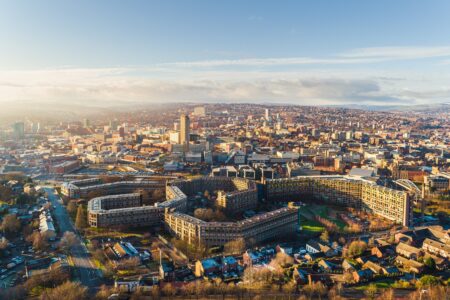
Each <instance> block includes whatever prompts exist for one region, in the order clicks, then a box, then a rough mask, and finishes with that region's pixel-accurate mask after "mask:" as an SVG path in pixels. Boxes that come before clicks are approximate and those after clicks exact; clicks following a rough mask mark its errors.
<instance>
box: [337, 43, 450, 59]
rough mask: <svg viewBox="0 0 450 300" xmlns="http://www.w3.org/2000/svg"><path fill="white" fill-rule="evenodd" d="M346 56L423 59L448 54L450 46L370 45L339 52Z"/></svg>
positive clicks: (449, 54) (449, 53)
mask: <svg viewBox="0 0 450 300" xmlns="http://www.w3.org/2000/svg"><path fill="white" fill-rule="evenodd" d="M340 56H341V57H347V58H371V59H387V60H396V59H402V60H403V59H423V58H434V57H446V56H450V46H441V47H372V48H359V49H354V50H351V51H348V52H345V53H342V54H340Z"/></svg>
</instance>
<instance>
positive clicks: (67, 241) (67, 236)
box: [59, 231, 78, 250]
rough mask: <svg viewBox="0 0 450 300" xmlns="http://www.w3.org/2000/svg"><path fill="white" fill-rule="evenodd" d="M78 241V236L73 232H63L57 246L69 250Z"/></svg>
mask: <svg viewBox="0 0 450 300" xmlns="http://www.w3.org/2000/svg"><path fill="white" fill-rule="evenodd" d="M77 242H78V237H77V236H76V235H75V233H73V232H71V231H66V232H64V235H63V236H62V238H61V241H60V242H59V247H60V248H61V249H62V250H69V249H70V248H72V247H73V246H74V245H76V244H77Z"/></svg>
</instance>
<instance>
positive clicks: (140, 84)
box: [0, 47, 450, 105]
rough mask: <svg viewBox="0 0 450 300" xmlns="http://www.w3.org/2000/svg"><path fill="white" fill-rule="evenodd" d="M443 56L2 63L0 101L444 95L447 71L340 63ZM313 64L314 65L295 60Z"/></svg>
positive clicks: (397, 50) (360, 99) (401, 50)
mask: <svg viewBox="0 0 450 300" xmlns="http://www.w3.org/2000/svg"><path fill="white" fill-rule="evenodd" d="M446 56H450V47H378V48H362V49H354V50H351V51H347V52H345V53H341V54H337V55H335V56H333V57H329V58H312V57H297V58H296V57H291V58H289V57H287V58H244V59H235V60H208V61H195V62H176V63H167V64H159V65H154V66H149V67H139V68H137V67H116V68H76V67H66V68H56V69H41V70H22V71H17V70H9V71H0V103H5V102H11V101H34V102H35V103H43V102H45V101H52V102H53V103H55V102H58V101H59V102H60V103H70V102H71V103H85V104H86V105H88V104H90V103H104V104H105V105H112V104H115V103H127V102H128V101H138V102H181V101H234V102H261V101H264V102H283V103H287V102H290V103H296V104H305V105H316V104H336V103H365V104H377V103H384V102H387V103H390V104H399V103H429V102H444V101H447V102H448V101H449V99H450V84H449V82H450V74H449V73H443V72H434V71H433V70H432V69H431V70H427V72H423V71H422V70H420V69H414V68H410V69H408V70H405V69H400V70H395V69H394V70H385V69H381V68H372V66H371V65H367V66H362V65H361V66H358V68H352V67H350V66H340V65H343V64H364V63H368V62H374V61H387V60H402V59H422V58H432V57H438V58H439V59H440V60H441V63H442V60H445V57H446ZM442 58H444V59H442ZM316 64H317V65H318V64H320V65H321V66H318V67H315V68H306V67H299V66H302V65H316ZM328 65H331V66H328ZM338 65H339V66H338ZM285 66H286V67H288V68H286V67H285ZM432 66H436V65H432ZM242 67H246V68H242Z"/></svg>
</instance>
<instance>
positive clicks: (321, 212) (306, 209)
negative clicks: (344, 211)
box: [300, 204, 346, 231]
mask: <svg viewBox="0 0 450 300" xmlns="http://www.w3.org/2000/svg"><path fill="white" fill-rule="evenodd" d="M328 212H329V208H328V207H327V206H325V205H316V204H313V205H306V206H303V207H301V208H300V214H301V215H302V216H304V217H305V218H306V219H308V220H313V219H314V216H316V215H317V216H321V217H322V218H325V219H327V220H330V221H331V222H333V223H334V224H336V226H338V227H339V229H343V228H344V227H345V226H346V224H345V222H343V221H342V220H339V219H334V218H331V217H330V216H329V215H328ZM313 222H315V223H316V224H319V226H321V227H322V229H321V230H323V226H322V225H321V224H320V223H319V222H316V221H315V220H314V221H313ZM308 225H309V224H308ZM312 226H313V227H314V225H312ZM316 227H317V226H316ZM321 230H320V231H321ZM316 231H318V230H316Z"/></svg>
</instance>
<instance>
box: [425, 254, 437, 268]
mask: <svg viewBox="0 0 450 300" xmlns="http://www.w3.org/2000/svg"><path fill="white" fill-rule="evenodd" d="M423 263H424V264H425V265H426V266H427V267H428V268H429V269H430V270H435V269H436V262H435V261H434V259H433V258H432V257H431V256H428V257H427V258H425V260H424V261H423Z"/></svg>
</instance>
